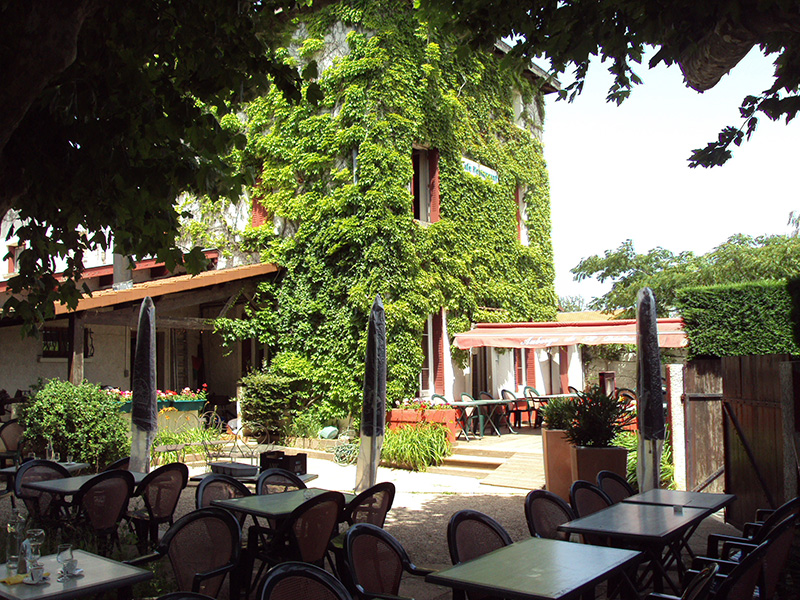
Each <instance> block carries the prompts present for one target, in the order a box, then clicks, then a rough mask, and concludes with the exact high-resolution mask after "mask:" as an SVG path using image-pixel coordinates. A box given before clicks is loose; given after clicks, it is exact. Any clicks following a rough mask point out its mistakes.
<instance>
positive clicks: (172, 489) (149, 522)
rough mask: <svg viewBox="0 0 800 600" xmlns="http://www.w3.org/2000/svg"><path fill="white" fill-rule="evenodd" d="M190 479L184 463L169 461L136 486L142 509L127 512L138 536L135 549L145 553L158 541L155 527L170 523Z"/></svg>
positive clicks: (136, 493)
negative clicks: (141, 500)
mask: <svg viewBox="0 0 800 600" xmlns="http://www.w3.org/2000/svg"><path fill="white" fill-rule="evenodd" d="M188 481H189V469H188V467H187V466H186V465H185V464H183V463H170V464H168V465H163V466H161V467H158V468H157V469H155V470H154V471H151V472H150V473H148V474H147V475H146V476H145V478H144V479H142V481H141V482H140V483H139V485H138V486H137V487H136V492H135V495H136V496H141V498H142V499H143V501H144V508H141V509H139V510H136V511H134V512H132V513H130V514H129V515H128V518H129V520H130V522H131V524H132V525H133V527H134V531H135V532H136V537H137V548H138V549H139V552H140V553H142V554H143V553H144V552H145V551H146V550H147V547H148V546H149V547H154V546H155V545H156V544H157V543H158V527H159V525H161V524H162V523H167V524H169V525H172V523H173V515H174V514H175V507H176V506H177V505H178V500H179V499H180V497H181V492H182V491H183V488H185V487H186V484H187V483H188Z"/></svg>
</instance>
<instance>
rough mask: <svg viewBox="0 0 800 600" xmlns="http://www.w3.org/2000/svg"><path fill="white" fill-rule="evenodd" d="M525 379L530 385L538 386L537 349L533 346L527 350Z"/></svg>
mask: <svg viewBox="0 0 800 600" xmlns="http://www.w3.org/2000/svg"><path fill="white" fill-rule="evenodd" d="M525 379H526V381H527V382H528V385H529V386H531V387H536V350H534V349H533V348H528V349H526V350H525Z"/></svg>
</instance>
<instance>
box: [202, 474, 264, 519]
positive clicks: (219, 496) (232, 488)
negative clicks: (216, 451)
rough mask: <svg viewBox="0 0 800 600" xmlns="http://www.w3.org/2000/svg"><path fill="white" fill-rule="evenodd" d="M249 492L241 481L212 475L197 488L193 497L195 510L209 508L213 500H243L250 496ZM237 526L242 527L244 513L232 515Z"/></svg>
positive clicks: (245, 517)
mask: <svg viewBox="0 0 800 600" xmlns="http://www.w3.org/2000/svg"><path fill="white" fill-rule="evenodd" d="M250 495H251V492H250V490H248V489H247V486H246V485H245V484H243V483H242V482H241V481H237V480H236V479H234V478H233V477H230V476H228V475H218V474H216V473H212V474H211V475H208V476H207V477H205V478H203V480H202V481H201V482H200V485H198V486H197V493H196V495H195V506H196V508H205V507H206V506H211V503H212V502H213V501H214V500H231V499H233V498H244V497H246V496H250ZM234 514H235V515H236V519H237V520H238V521H239V525H244V522H245V519H247V515H246V514H245V513H241V512H239V513H234Z"/></svg>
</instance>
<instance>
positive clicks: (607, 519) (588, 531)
mask: <svg viewBox="0 0 800 600" xmlns="http://www.w3.org/2000/svg"><path fill="white" fill-rule="evenodd" d="M710 514H711V511H710V510H709V509H708V508H694V507H690V506H685V507H684V506H679V507H675V506H674V505H669V506H667V505H663V504H639V503H636V502H617V503H616V504H612V505H611V506H609V507H608V508H604V509H603V510H599V511H597V512H595V513H592V514H590V515H587V516H585V517H581V518H579V519H575V520H574V521H569V522H567V523H564V524H562V525H559V526H558V529H559V530H560V531H564V532H566V533H577V534H580V535H589V536H594V537H599V538H603V539H607V540H609V542H610V543H611V544H612V545H618V546H624V547H633V548H636V549H639V550H642V551H643V552H645V554H646V555H647V557H648V558H649V564H650V566H649V570H650V571H652V575H653V587H654V588H655V590H656V591H657V592H661V591H663V581H664V580H666V581H667V583H668V584H669V586H670V587H671V588H672V590H673V591H674V592H675V593H676V594H677V595H680V593H681V590H680V589H679V587H678V586H677V585H676V584H675V582H674V581H673V580H672V579H671V578H670V576H669V573H667V570H666V567H665V564H664V561H665V558H667V559H668V558H669V557H670V556H671V557H674V558H675V559H677V566H678V571H679V574H681V575H683V570H684V567H683V563H682V562H681V560H680V550H681V547H682V546H683V540H684V536H685V534H686V532H687V531H690V530H693V529H694V528H696V527H697V525H698V524H699V523H700V522H701V521H702V520H703V519H705V518H706V517H707V516H708V515H710Z"/></svg>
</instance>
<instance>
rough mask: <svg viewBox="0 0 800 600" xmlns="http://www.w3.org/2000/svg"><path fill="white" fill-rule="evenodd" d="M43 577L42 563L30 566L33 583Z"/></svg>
mask: <svg viewBox="0 0 800 600" xmlns="http://www.w3.org/2000/svg"><path fill="white" fill-rule="evenodd" d="M43 577H44V567H43V566H42V565H38V566H35V567H31V581H32V582H33V583H39V582H40V581H41V580H42V578H43Z"/></svg>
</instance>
